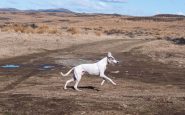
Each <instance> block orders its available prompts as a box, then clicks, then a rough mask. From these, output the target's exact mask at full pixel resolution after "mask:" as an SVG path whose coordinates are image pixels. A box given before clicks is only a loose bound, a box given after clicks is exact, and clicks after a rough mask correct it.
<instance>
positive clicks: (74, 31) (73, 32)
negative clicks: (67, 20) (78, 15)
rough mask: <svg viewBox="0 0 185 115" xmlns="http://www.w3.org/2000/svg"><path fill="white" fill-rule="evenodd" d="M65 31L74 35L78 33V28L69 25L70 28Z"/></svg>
mask: <svg viewBox="0 0 185 115" xmlns="http://www.w3.org/2000/svg"><path fill="white" fill-rule="evenodd" d="M67 32H68V33H71V34H72V35H74V34H78V33H79V29H77V28H74V27H70V28H68V29H67Z"/></svg>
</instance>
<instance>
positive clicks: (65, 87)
mask: <svg viewBox="0 0 185 115" xmlns="http://www.w3.org/2000/svg"><path fill="white" fill-rule="evenodd" d="M72 81H74V78H72V79H70V80H68V81H66V84H65V86H64V89H67V84H68V83H70V82H72Z"/></svg>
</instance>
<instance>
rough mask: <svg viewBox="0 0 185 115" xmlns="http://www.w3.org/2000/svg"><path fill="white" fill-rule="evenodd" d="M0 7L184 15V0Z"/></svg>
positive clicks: (49, 0) (0, 2) (13, 2)
mask: <svg viewBox="0 0 185 115" xmlns="http://www.w3.org/2000/svg"><path fill="white" fill-rule="evenodd" d="M0 8H17V9H21V10H30V9H53V8H65V9H69V10H71V11H74V12H79V13H106V14H113V13H116V14H122V15H132V16H151V15H156V14H180V15H185V0H0Z"/></svg>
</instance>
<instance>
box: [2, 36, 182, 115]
mask: <svg viewBox="0 0 185 115" xmlns="http://www.w3.org/2000/svg"><path fill="white" fill-rule="evenodd" d="M146 42H148V40H132V39H129V40H123V39H116V40H104V41H99V42H93V43H84V44H83V45H82V44H81V45H74V46H71V47H68V48H64V49H58V50H48V51H45V52H42V53H35V54H29V55H25V56H19V57H14V58H9V59H1V60H0V66H2V65H6V64H19V65H20V67H19V68H12V69H7V68H2V67H0V113H1V114H5V115H9V114H12V115H14V114H16V115H23V114H24V115H25V114H28V115H37V114H41V115H42V114H43V115H47V114H48V115H65V114H66V115H77V114H88V115H107V114H109V115H115V114H116V115H123V114H128V115H138V114H141V115H145V114H147V115H148V114H151V115H153V114H160V115H174V114H175V115H183V114H185V77H184V75H185V71H184V69H183V68H176V67H174V66H171V65H165V64H162V63H159V62H154V61H153V60H152V59H150V58H148V57H146V56H144V55H141V54H134V53H132V52H130V51H131V49H132V48H134V46H135V47H136V46H137V45H138V44H142V43H146ZM108 51H111V52H112V53H113V56H114V57H115V58H117V59H118V60H120V63H119V64H118V65H114V66H113V65H109V66H108V69H107V71H106V74H107V75H108V76H109V77H110V78H111V79H113V81H115V82H116V83H117V84H118V85H116V86H114V85H112V84H111V83H109V82H106V83H105V84H104V85H103V86H101V85H100V83H101V81H102V79H101V78H100V77H98V76H91V75H84V76H83V77H82V80H81V82H80V84H79V89H81V90H82V92H78V91H75V90H74V89H73V85H74V84H73V83H72V84H70V85H69V87H68V89H67V90H64V89H63V86H64V83H65V82H66V80H68V79H70V77H62V76H60V74H59V73H60V71H63V72H67V71H68V70H69V69H70V68H71V67H72V66H74V65H78V64H79V63H92V62H96V61H97V60H100V59H101V58H103V57H104V56H106V53H107V52H108ZM44 65H47V66H48V65H49V66H51V68H44ZM115 71H119V72H115Z"/></svg>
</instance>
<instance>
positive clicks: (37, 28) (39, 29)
mask: <svg viewBox="0 0 185 115" xmlns="http://www.w3.org/2000/svg"><path fill="white" fill-rule="evenodd" d="M1 31H3V32H19V33H38V34H43V33H49V34H56V33H58V30H57V28H56V27H50V26H48V25H45V24H42V25H36V24H7V25H4V27H3V28H2V29H1Z"/></svg>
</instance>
